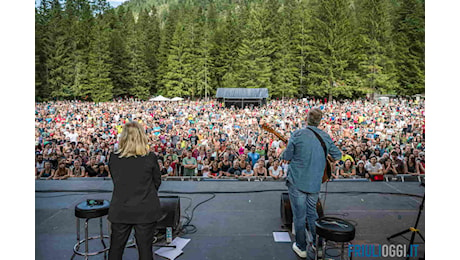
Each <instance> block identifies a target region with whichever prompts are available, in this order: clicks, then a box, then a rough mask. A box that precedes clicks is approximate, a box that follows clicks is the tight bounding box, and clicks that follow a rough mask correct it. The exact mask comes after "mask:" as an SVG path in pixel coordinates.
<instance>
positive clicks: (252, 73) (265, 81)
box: [237, 9, 272, 89]
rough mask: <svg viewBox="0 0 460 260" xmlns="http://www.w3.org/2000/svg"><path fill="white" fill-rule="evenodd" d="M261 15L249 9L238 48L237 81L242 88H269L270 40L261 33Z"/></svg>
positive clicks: (270, 70) (270, 66)
mask: <svg viewBox="0 0 460 260" xmlns="http://www.w3.org/2000/svg"><path fill="white" fill-rule="evenodd" d="M263 29H264V28H263V27H262V24H261V16H260V14H259V13H258V12H257V11H256V10H254V9H253V10H251V11H250V15H249V20H248V23H247V25H246V28H245V30H244V32H243V35H244V39H243V40H242V42H241V45H240V46H239V48H238V61H237V62H238V63H237V81H238V87H242V88H268V89H271V87H272V85H271V75H272V64H271V58H270V54H271V52H270V50H271V49H270V47H271V44H272V43H271V42H270V41H269V39H268V38H266V37H265V36H264V35H263Z"/></svg>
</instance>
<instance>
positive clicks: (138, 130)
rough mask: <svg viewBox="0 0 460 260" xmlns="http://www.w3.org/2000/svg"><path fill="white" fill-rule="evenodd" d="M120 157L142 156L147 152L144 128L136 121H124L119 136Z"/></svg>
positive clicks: (118, 152)
mask: <svg viewBox="0 0 460 260" xmlns="http://www.w3.org/2000/svg"><path fill="white" fill-rule="evenodd" d="M115 153H116V154H119V157H120V158H123V157H131V156H134V157H137V156H138V155H140V156H144V155H147V154H148V153H149V149H148V139H147V135H146V134H145V131H144V129H143V128H142V126H141V125H140V124H139V123H138V122H135V121H134V122H130V123H126V124H125V125H124V126H123V130H122V132H121V136H120V142H119V144H118V151H116V152H115Z"/></svg>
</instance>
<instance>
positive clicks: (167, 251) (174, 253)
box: [155, 247, 182, 260]
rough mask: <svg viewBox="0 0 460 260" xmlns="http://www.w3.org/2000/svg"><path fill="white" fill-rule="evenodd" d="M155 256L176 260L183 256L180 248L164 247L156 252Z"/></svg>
mask: <svg viewBox="0 0 460 260" xmlns="http://www.w3.org/2000/svg"><path fill="white" fill-rule="evenodd" d="M155 254H157V255H159V256H162V257H164V258H167V259H170V260H174V259H176V257H178V256H179V255H180V254H182V250H180V249H178V248H170V247H162V248H160V249H158V250H157V251H155Z"/></svg>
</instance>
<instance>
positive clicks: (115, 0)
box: [35, 0, 128, 7]
mask: <svg viewBox="0 0 460 260" xmlns="http://www.w3.org/2000/svg"><path fill="white" fill-rule="evenodd" d="M126 1H128V0H107V2H108V3H109V4H110V5H111V6H112V7H117V6H119V5H121V4H122V3H123V2H126ZM39 5H40V0H36V1H35V6H39Z"/></svg>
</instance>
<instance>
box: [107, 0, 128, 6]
mask: <svg viewBox="0 0 460 260" xmlns="http://www.w3.org/2000/svg"><path fill="white" fill-rule="evenodd" d="M126 1H127V0H108V1H107V2H109V4H110V5H111V6H112V7H117V6H119V5H121V4H122V3H123V2H126Z"/></svg>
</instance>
